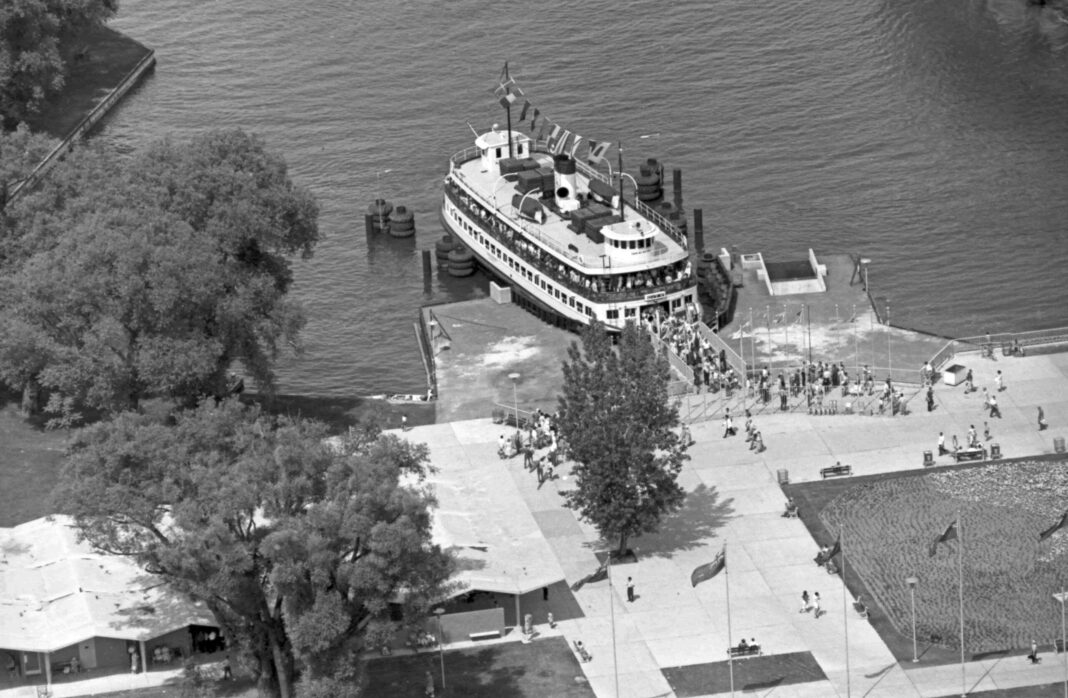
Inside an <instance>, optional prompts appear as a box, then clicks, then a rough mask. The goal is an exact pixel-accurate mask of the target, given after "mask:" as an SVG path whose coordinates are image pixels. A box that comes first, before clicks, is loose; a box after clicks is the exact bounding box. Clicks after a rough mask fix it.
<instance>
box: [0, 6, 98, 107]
mask: <svg viewBox="0 0 1068 698" xmlns="http://www.w3.org/2000/svg"><path fill="white" fill-rule="evenodd" d="M117 9H118V3H117V2H116V0H4V2H3V3H0V122H4V124H5V125H9V126H10V125H11V124H13V123H16V122H18V121H21V120H23V119H25V118H26V117H27V116H28V115H30V114H32V113H34V112H36V111H37V109H38V108H39V107H40V106H41V103H42V102H43V101H44V100H45V99H47V98H48V96H49V95H51V94H52V93H55V92H57V91H59V90H60V89H61V88H62V87H63V83H64V77H65V74H66V64H65V63H64V61H63V57H62V53H61V50H60V49H61V46H62V44H63V42H64V40H69V38H70V37H71V36H72V35H74V34H76V33H77V32H78V31H80V30H81V29H84V28H85V27H88V26H90V25H92V24H99V23H103V22H105V21H106V20H108V19H110V18H111V17H112V16H114V14H115V11H116V10H117Z"/></svg>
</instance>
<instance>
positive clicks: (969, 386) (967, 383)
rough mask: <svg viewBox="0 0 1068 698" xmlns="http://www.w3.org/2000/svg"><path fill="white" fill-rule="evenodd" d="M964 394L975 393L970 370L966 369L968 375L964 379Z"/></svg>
mask: <svg viewBox="0 0 1068 698" xmlns="http://www.w3.org/2000/svg"><path fill="white" fill-rule="evenodd" d="M964 392H966V393H972V392H975V383H973V382H972V369H970V368H969V369H968V375H966V376H965V377H964Z"/></svg>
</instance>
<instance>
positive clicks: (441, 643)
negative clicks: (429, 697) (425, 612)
mask: <svg viewBox="0 0 1068 698" xmlns="http://www.w3.org/2000/svg"><path fill="white" fill-rule="evenodd" d="M434 615H435V616H437V617H438V655H439V656H440V657H441V692H442V693H444V692H445V632H444V631H443V630H442V629H441V617H442V616H443V615H445V609H444V608H441V607H440V606H439V607H438V608H435V609H434Z"/></svg>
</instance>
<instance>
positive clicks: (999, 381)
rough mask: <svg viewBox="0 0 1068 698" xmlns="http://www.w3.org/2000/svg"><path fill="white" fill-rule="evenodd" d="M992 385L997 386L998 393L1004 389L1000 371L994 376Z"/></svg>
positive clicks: (1003, 380)
mask: <svg viewBox="0 0 1068 698" xmlns="http://www.w3.org/2000/svg"><path fill="white" fill-rule="evenodd" d="M994 384H995V385H997V386H998V392H999V393H1000V392H1001V391H1002V390H1004V389H1005V379H1004V378H1003V377H1002V376H1001V371H998V374H997V375H996V376H994Z"/></svg>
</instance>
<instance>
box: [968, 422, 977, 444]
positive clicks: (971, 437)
mask: <svg viewBox="0 0 1068 698" xmlns="http://www.w3.org/2000/svg"><path fill="white" fill-rule="evenodd" d="M978 442H979V435H978V434H976V433H975V425H974V424H969V425H968V448H975V445H976V444H977V443H978Z"/></svg>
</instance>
